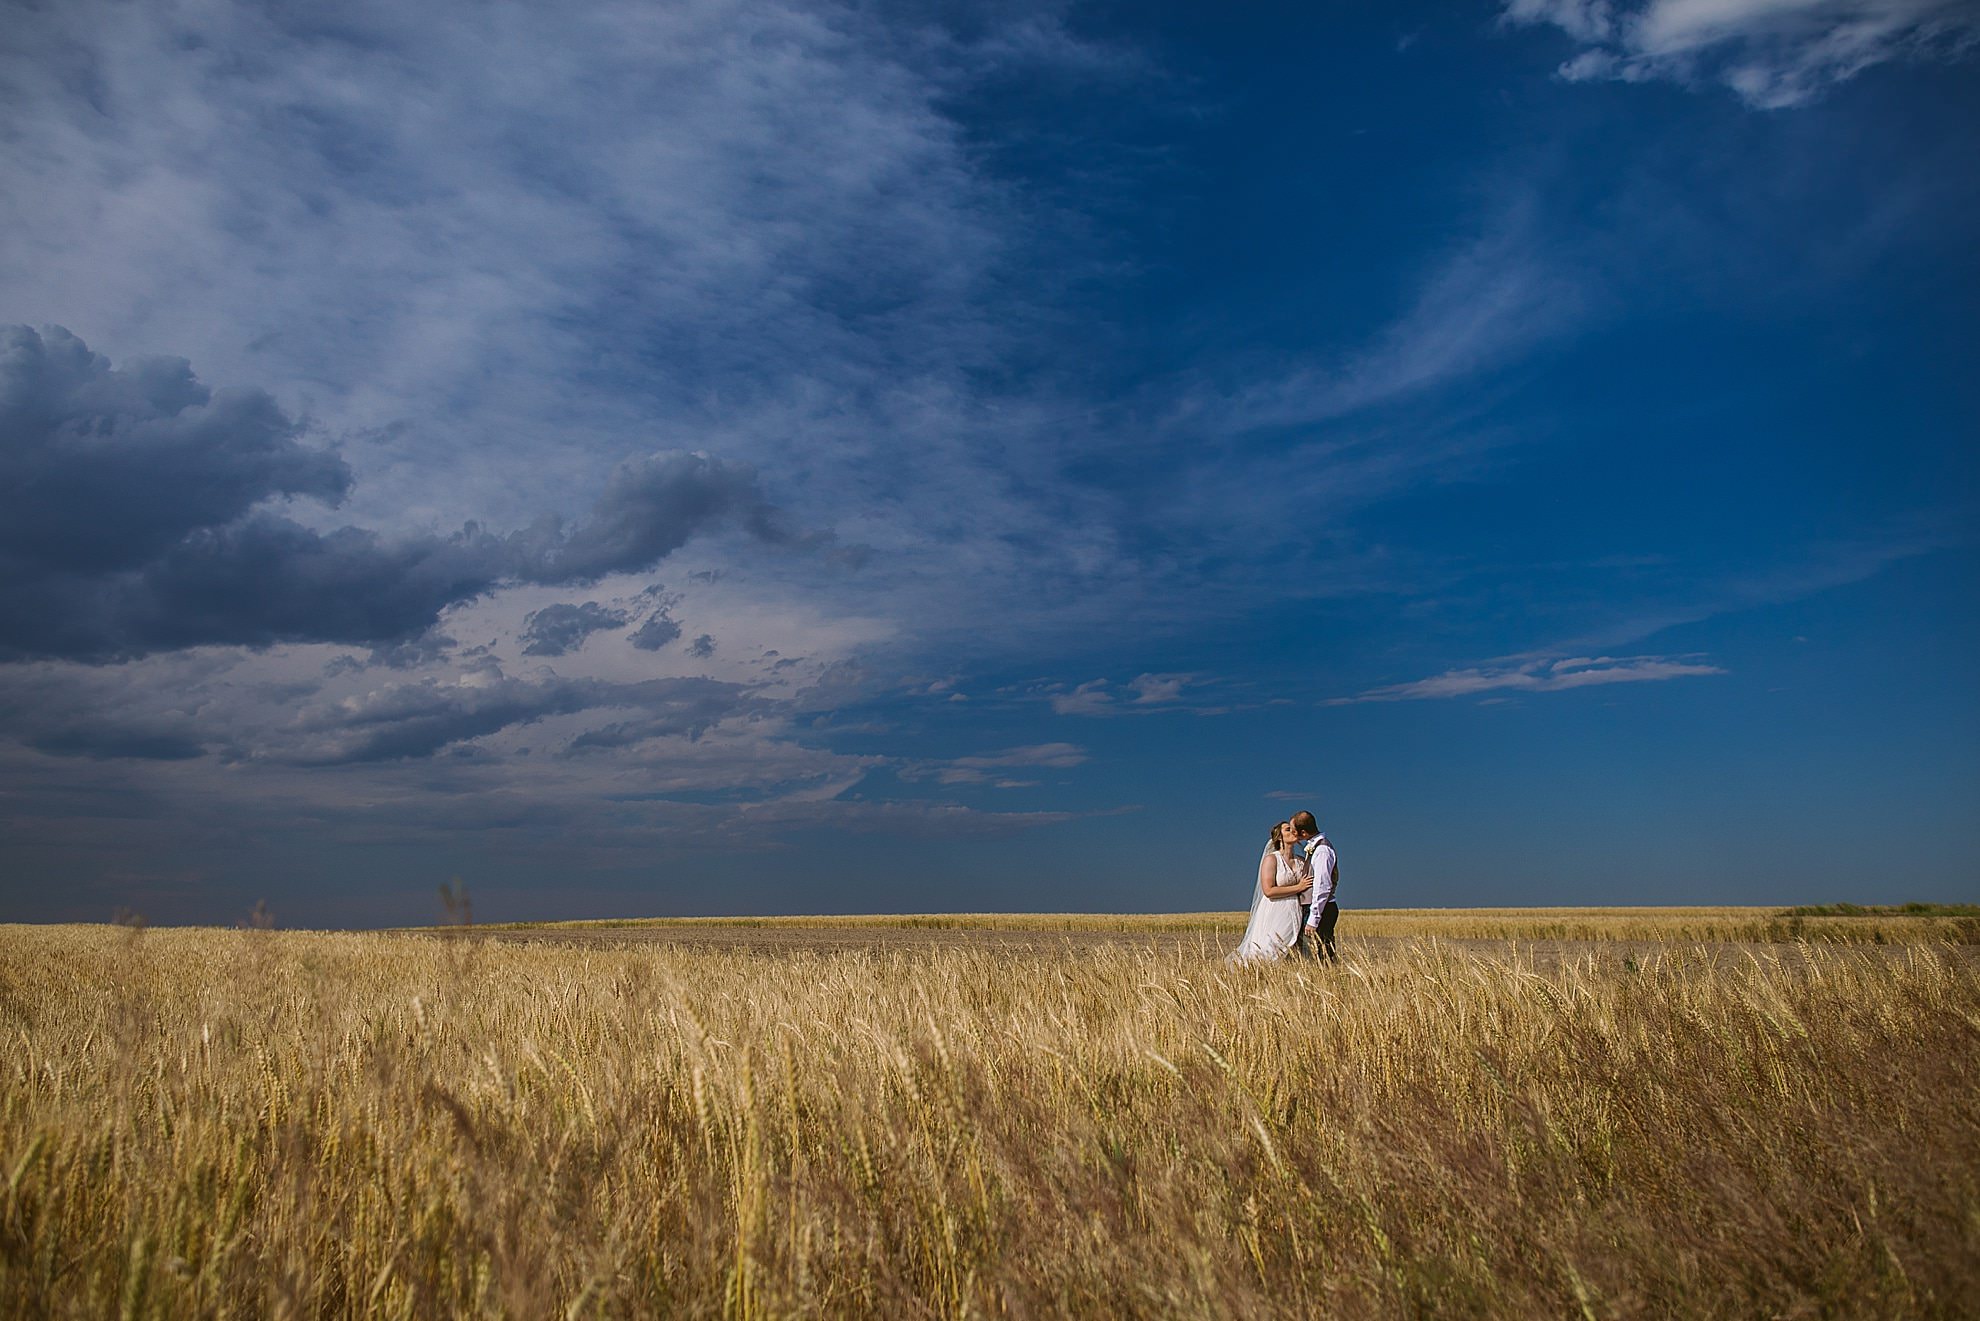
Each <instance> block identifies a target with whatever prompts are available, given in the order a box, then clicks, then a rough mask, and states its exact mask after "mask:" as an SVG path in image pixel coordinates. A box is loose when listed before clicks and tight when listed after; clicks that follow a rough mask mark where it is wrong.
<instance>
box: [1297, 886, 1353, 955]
mask: <svg viewBox="0 0 1980 1321" xmlns="http://www.w3.org/2000/svg"><path fill="white" fill-rule="evenodd" d="M1312 915H1313V906H1312V905H1311V904H1301V905H1300V906H1299V935H1298V937H1297V938H1296V939H1295V940H1294V941H1293V949H1294V950H1295V951H1297V952H1298V953H1300V954H1303V955H1305V956H1306V957H1307V958H1310V959H1327V960H1329V961H1331V960H1333V959H1337V958H1339V957H1340V951H1338V950H1336V949H1335V948H1334V924H1335V923H1336V922H1338V921H1340V920H1341V906H1340V905H1339V904H1337V903H1335V902H1334V901H1333V900H1332V899H1329V900H1328V901H1327V902H1326V905H1325V906H1324V907H1322V908H1321V910H1320V920H1319V921H1318V922H1315V923H1314V924H1313V925H1312V926H1311V927H1308V926H1307V925H1306V919H1307V918H1309V917H1311V916H1312ZM1309 939H1311V940H1312V941H1313V946H1312V948H1310V949H1309V948H1308V947H1307V944H1306V942H1307V941H1308V940H1309Z"/></svg>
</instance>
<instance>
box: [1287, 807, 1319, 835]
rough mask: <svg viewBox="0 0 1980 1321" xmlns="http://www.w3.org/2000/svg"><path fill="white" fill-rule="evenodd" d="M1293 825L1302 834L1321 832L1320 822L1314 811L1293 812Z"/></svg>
mask: <svg viewBox="0 0 1980 1321" xmlns="http://www.w3.org/2000/svg"><path fill="white" fill-rule="evenodd" d="M1292 827H1293V829H1294V830H1297V831H1298V832H1299V833H1300V834H1302V835H1317V834H1319V833H1320V823H1319V822H1318V821H1315V820H1314V819H1313V813H1311V812H1294V813H1293V814H1292Z"/></svg>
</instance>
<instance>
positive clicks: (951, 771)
mask: <svg viewBox="0 0 1980 1321" xmlns="http://www.w3.org/2000/svg"><path fill="white" fill-rule="evenodd" d="M1087 760H1088V755H1087V751H1086V749H1085V748H1082V747H1080V746H1079V745H1078V744H1076V743H1033V744H1029V745H1027V746H1024V747H1017V748H1005V749H1004V750H1003V751H1001V752H988V753H980V754H976V755H973V756H966V757H953V758H950V759H948V760H946V761H931V762H924V763H914V764H909V765H904V766H902V767H900V768H899V769H898V770H897V771H896V774H898V775H899V776H900V778H901V779H903V780H909V781H914V780H933V781H935V783H937V784H951V785H953V784H988V785H993V786H995V787H996V788H999V789H1027V788H1030V787H1032V786H1033V785H1035V784H1036V783H1037V781H1035V780H1021V779H1017V778H1016V777H1015V776H1014V774H1013V772H1017V771H1025V770H1042V769H1049V770H1069V769H1071V768H1072V767H1075V766H1083V765H1085V764H1086V762H1087Z"/></svg>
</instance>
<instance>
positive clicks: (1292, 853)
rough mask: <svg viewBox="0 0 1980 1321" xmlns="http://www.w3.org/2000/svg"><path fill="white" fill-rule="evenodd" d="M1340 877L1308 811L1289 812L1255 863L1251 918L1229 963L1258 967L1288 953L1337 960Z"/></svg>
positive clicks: (1335, 861)
mask: <svg viewBox="0 0 1980 1321" xmlns="http://www.w3.org/2000/svg"><path fill="white" fill-rule="evenodd" d="M1340 876H1341V869H1340V861H1339V859H1338V858H1336V857H1335V855H1334V846H1333V845H1332V844H1331V843H1329V842H1328V840H1327V837H1326V836H1325V835H1323V834H1321V833H1320V826H1319V824H1318V823H1317V822H1316V821H1314V819H1313V813H1311V812H1295V813H1293V814H1292V816H1291V817H1290V818H1289V819H1287V820H1285V821H1281V822H1279V824H1278V825H1276V826H1273V827H1272V838H1271V841H1270V842H1269V843H1268V844H1267V845H1266V846H1265V854H1264V856H1263V857H1261V858H1259V860H1258V884H1257V885H1256V886H1254V887H1252V889H1253V894H1252V899H1251V920H1250V921H1249V922H1247V923H1246V924H1245V928H1244V939H1243V940H1242V941H1241V942H1239V944H1238V947H1237V949H1236V950H1235V951H1233V952H1232V954H1231V962H1233V963H1262V962H1269V961H1271V960H1274V959H1282V958H1284V957H1285V956H1286V955H1288V954H1294V955H1305V956H1307V957H1309V958H1319V959H1329V960H1331V959H1334V958H1336V957H1338V955H1337V953H1336V951H1335V949H1334V923H1335V921H1336V920H1337V919H1338V918H1339V917H1340V911H1341V910H1340V908H1339V907H1338V906H1337V905H1336V904H1335V903H1334V887H1335V885H1336V884H1337V883H1338V882H1339V880H1340ZM1308 942H1311V945H1312V948H1311V949H1308V948H1307V945H1308Z"/></svg>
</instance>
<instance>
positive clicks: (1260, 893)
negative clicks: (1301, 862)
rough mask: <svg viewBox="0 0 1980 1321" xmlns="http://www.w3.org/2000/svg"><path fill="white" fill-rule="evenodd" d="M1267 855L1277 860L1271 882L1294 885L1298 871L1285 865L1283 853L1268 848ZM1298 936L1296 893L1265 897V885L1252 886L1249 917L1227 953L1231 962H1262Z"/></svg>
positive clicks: (1277, 956)
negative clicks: (1276, 897)
mask: <svg viewBox="0 0 1980 1321" xmlns="http://www.w3.org/2000/svg"><path fill="white" fill-rule="evenodd" d="M1267 856H1268V857H1270V858H1271V859H1272V860H1273V861H1274V862H1275V863H1277V864H1278V871H1277V874H1276V876H1275V877H1274V879H1273V881H1272V884H1273V885H1275V886H1279V885H1298V884H1299V875H1298V873H1296V872H1294V871H1293V869H1292V868H1291V867H1290V866H1289V865H1287V863H1286V860H1285V858H1284V856H1283V855H1281V854H1279V853H1277V852H1271V851H1268V853H1267ZM1298 936H1299V896H1298V895H1296V894H1295V895H1288V896H1287V897H1285V898H1284V899H1267V898H1266V897H1265V887H1264V886H1262V885H1260V886H1254V887H1252V896H1251V921H1249V922H1247V923H1246V924H1245V927H1244V939H1243V940H1242V941H1240V942H1239V943H1238V947H1237V949H1236V950H1235V951H1233V952H1232V954H1231V962H1232V963H1262V962H1269V961H1270V960H1272V959H1280V958H1284V957H1285V954H1286V951H1287V950H1288V949H1291V948H1292V943H1293V941H1294V940H1295V939H1297V938H1298Z"/></svg>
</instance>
